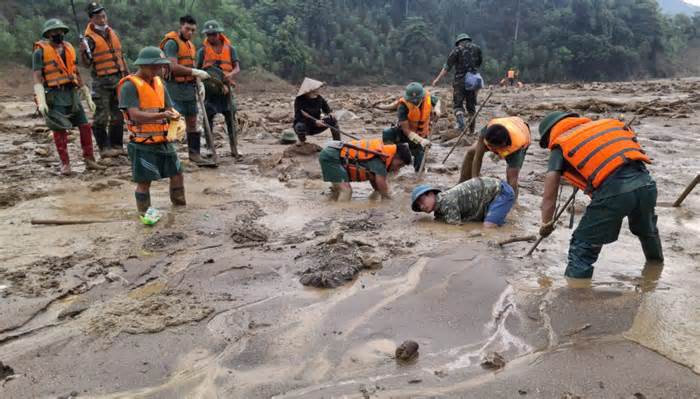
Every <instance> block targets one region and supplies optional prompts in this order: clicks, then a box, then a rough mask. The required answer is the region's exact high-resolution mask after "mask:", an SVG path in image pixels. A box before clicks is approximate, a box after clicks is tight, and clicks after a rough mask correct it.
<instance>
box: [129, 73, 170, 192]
mask: <svg viewBox="0 0 700 399" xmlns="http://www.w3.org/2000/svg"><path fill="white" fill-rule="evenodd" d="M172 106H173V101H172V99H171V98H170V95H169V94H168V91H167V89H166V91H165V107H166V108H171V107H172ZM138 107H139V96H138V92H137V90H136V87H135V86H134V84H133V83H131V82H130V81H128V80H127V81H125V82H124V84H123V85H122V88H121V91H120V92H119V108H120V109H123V110H127V109H129V108H138ZM127 150H128V153H129V159H130V160H131V172H132V180H133V181H134V182H137V183H139V182H146V181H153V180H160V179H164V178H166V177H171V176H175V175H177V174H178V173H182V164H181V163H180V160H179V158H178V157H177V152H176V151H175V146H174V145H173V144H172V143H159V144H139V143H134V142H133V141H132V142H130V143H129V144H128V145H127Z"/></svg>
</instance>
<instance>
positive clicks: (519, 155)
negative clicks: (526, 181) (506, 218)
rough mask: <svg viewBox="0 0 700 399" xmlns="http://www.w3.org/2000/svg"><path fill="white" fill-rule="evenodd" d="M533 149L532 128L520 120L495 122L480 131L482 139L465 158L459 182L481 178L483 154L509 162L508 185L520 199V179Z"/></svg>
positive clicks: (512, 119)
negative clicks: (490, 153)
mask: <svg viewBox="0 0 700 399" xmlns="http://www.w3.org/2000/svg"><path fill="white" fill-rule="evenodd" d="M529 146H530V126H528V124H527V123H526V122H525V121H524V120H522V119H521V118H518V117H517V116H511V117H506V118H495V119H492V120H491V121H490V122H489V123H488V125H486V127H484V128H483V129H481V134H480V135H479V139H478V140H477V141H476V143H474V144H473V145H472V146H471V147H469V149H468V150H467V153H466V154H464V161H463V162H462V169H461V171H460V176H459V182H460V183H461V182H463V181H466V180H469V179H471V178H473V177H478V176H479V175H480V174H481V163H482V161H483V159H484V153H486V151H490V152H492V153H494V154H495V155H496V156H497V157H499V158H500V159H505V160H506V164H507V166H506V181H507V182H508V184H510V186H511V187H512V188H513V191H514V192H515V198H516V199H517V197H518V177H519V175H520V169H521V168H522V167H523V163H524V162H525V155H526V154H527V149H528V147H529Z"/></svg>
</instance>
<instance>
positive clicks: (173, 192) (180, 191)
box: [170, 187, 187, 206]
mask: <svg viewBox="0 0 700 399" xmlns="http://www.w3.org/2000/svg"><path fill="white" fill-rule="evenodd" d="M170 202H172V204H173V205H175V206H185V205H187V201H186V200H185V187H172V188H171V189H170Z"/></svg>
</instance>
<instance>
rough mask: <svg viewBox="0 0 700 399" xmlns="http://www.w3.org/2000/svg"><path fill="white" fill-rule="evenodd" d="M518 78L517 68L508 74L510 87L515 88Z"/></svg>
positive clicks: (510, 70)
mask: <svg viewBox="0 0 700 399" xmlns="http://www.w3.org/2000/svg"><path fill="white" fill-rule="evenodd" d="M516 78H517V73H516V72H515V68H511V69H509V70H508V72H506V79H508V86H515V83H516V80H515V79H516Z"/></svg>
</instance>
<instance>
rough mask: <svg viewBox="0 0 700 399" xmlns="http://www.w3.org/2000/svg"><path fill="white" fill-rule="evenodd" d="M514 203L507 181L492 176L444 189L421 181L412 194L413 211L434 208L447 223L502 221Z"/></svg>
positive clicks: (494, 223) (490, 223) (498, 223)
mask: <svg viewBox="0 0 700 399" xmlns="http://www.w3.org/2000/svg"><path fill="white" fill-rule="evenodd" d="M514 203H515V194H514V193H513V189H512V188H511V187H510V185H509V184H508V183H506V182H504V181H501V180H499V179H496V178H493V177H476V178H474V179H471V180H467V181H465V182H462V183H459V184H458V185H456V186H454V187H452V188H451V189H449V190H446V191H441V190H439V189H437V188H435V187H433V186H431V185H430V184H421V185H419V186H417V187H416V188H414V189H413V193H412V194H411V208H412V209H413V211H414V212H425V213H433V212H434V214H435V219H436V220H439V221H441V222H445V223H448V224H462V223H468V222H482V221H483V222H484V227H487V228H492V227H498V226H502V225H504V224H505V222H506V216H508V212H510V210H511V208H512V207H513V204H514Z"/></svg>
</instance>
